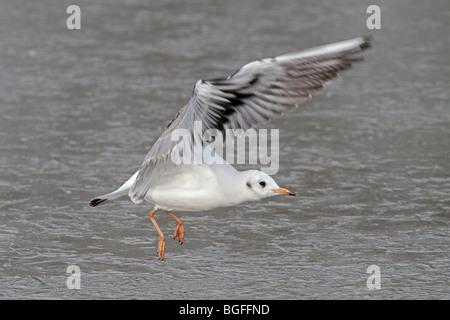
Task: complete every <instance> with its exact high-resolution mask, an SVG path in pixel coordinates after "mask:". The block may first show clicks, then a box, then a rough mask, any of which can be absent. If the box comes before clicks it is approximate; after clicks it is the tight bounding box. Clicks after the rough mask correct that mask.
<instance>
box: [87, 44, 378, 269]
mask: <svg viewBox="0 0 450 320" xmlns="http://www.w3.org/2000/svg"><path fill="white" fill-rule="evenodd" d="M371 40H372V39H371V38H370V37H358V38H354V39H351V40H346V41H341V42H337V43H332V44H328V45H323V46H319V47H314V48H311V49H307V50H303V51H299V52H294V53H289V54H284V55H280V56H277V57H274V58H266V59H260V60H256V61H253V62H250V63H248V64H246V65H244V66H243V67H241V68H240V69H239V70H237V71H236V72H234V73H233V74H231V75H230V76H228V77H227V78H223V79H214V80H199V81H197V83H196V84H195V86H194V89H193V93H192V96H191V98H190V100H189V101H188V103H187V104H186V105H185V106H183V107H182V108H181V109H180V110H179V112H178V114H177V115H176V117H175V118H174V119H172V120H171V121H170V122H169V123H168V125H167V126H166V127H165V130H164V132H163V133H162V134H161V136H160V137H159V138H158V139H157V140H156V142H155V143H154V145H153V147H152V148H151V149H150V151H149V152H148V154H147V155H146V157H145V159H144V162H143V163H142V165H141V167H140V168H139V170H138V171H137V172H136V173H134V174H133V176H132V177H131V178H130V179H128V180H127V181H126V182H125V183H124V184H123V185H122V186H121V187H120V188H118V189H117V190H115V191H113V192H111V193H108V194H105V195H102V196H99V197H96V198H94V199H92V200H91V201H90V202H89V205H90V206H91V207H96V206H98V205H99V204H103V203H105V202H109V201H111V200H114V199H117V198H120V197H122V196H127V195H128V196H129V197H130V199H131V200H132V201H133V202H134V203H141V202H143V201H145V202H148V203H150V204H151V205H152V206H153V208H152V210H151V211H150V212H149V213H148V215H149V218H150V220H151V222H152V223H153V225H154V227H155V228H156V230H157V232H158V235H159V242H158V249H157V253H158V257H159V259H160V260H164V256H165V243H166V240H165V236H164V234H163V232H162V231H161V229H160V227H159V226H158V224H157V222H156V220H155V217H154V213H155V211H156V210H158V209H162V210H164V211H165V212H166V213H167V214H169V215H170V217H172V218H173V219H174V220H175V222H176V227H175V233H174V239H175V238H178V239H179V242H180V243H183V241H184V237H185V231H184V224H183V221H182V220H181V219H179V218H178V217H177V216H176V215H175V214H174V213H173V211H206V210H212V209H215V208H219V207H228V206H234V205H237V204H240V203H242V202H245V201H252V200H260V199H264V198H267V197H271V196H274V195H290V196H295V193H294V192H292V191H290V190H288V189H286V188H281V187H280V186H278V184H277V183H276V182H275V180H274V179H273V178H272V177H270V176H269V175H267V174H266V173H264V172H262V171H259V170H246V171H238V170H236V169H235V168H234V167H233V166H232V165H231V164H229V163H228V162H226V161H223V163H212V164H206V163H202V162H201V161H200V162H199V163H174V161H172V159H173V158H172V156H173V154H174V152H175V151H176V152H179V150H178V149H177V148H179V146H180V141H178V140H177V139H173V134H174V133H175V132H177V130H183V131H184V132H185V133H186V134H189V135H191V136H192V139H190V140H188V141H190V142H189V143H188V144H187V146H186V144H184V146H185V147H187V148H188V149H189V148H191V151H192V150H194V149H195V150H197V151H195V150H194V151H192V152H193V156H194V157H196V158H197V159H199V158H200V159H201V157H202V155H201V154H199V153H198V150H204V148H205V147H207V146H208V145H209V144H212V145H213V144H214V140H213V139H210V140H208V141H205V139H201V138H200V139H199V136H201V135H202V134H204V133H205V132H207V131H208V130H209V129H214V130H217V131H219V132H222V133H225V132H226V130H228V129H232V130H236V129H242V130H243V131H245V130H247V129H250V128H253V127H255V126H257V125H259V124H262V123H265V122H267V121H269V120H270V119H272V118H274V117H275V116H278V115H282V114H284V112H285V111H288V110H289V109H293V108H295V107H298V106H299V105H300V104H302V103H304V102H305V101H307V100H308V99H310V98H311V94H312V93H313V92H315V91H317V90H319V89H321V88H323V85H324V83H325V82H327V81H329V80H332V79H334V78H336V77H337V75H338V72H340V71H344V70H347V69H349V68H351V67H352V64H353V63H356V62H360V61H363V60H364V58H363V57H362V55H361V52H362V51H363V50H365V49H367V48H370V47H371ZM197 121H201V124H202V125H201V130H195V125H194V123H195V122H197ZM223 139H226V134H225V135H223ZM198 146H200V149H199V148H198ZM196 147H197V148H196ZM188 151H190V150H187V149H182V152H188Z"/></svg>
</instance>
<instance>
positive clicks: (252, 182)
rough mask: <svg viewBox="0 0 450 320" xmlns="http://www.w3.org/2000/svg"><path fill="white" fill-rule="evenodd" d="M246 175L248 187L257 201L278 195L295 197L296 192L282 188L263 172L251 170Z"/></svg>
mask: <svg viewBox="0 0 450 320" xmlns="http://www.w3.org/2000/svg"><path fill="white" fill-rule="evenodd" d="M246 173H247V174H246V179H245V183H246V187H247V189H249V190H250V191H251V192H252V193H253V195H254V197H255V198H257V199H263V198H267V197H271V196H274V195H277V194H285V195H289V196H295V193H294V192H292V191H290V190H288V189H285V188H280V186H279V185H278V184H277V183H276V182H275V180H273V179H272V178H271V177H270V176H269V175H267V174H266V173H264V172H262V171H258V170H249V171H247V172H246Z"/></svg>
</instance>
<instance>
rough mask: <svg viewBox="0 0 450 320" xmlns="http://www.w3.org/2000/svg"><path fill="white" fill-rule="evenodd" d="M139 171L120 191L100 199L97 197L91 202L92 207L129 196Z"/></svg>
mask: <svg viewBox="0 0 450 320" xmlns="http://www.w3.org/2000/svg"><path fill="white" fill-rule="evenodd" d="M138 173H139V171H137V172H136V173H135V174H134V175H133V176H132V177H131V178H130V179H128V181H127V182H125V183H124V184H123V185H122V186H121V187H120V188H119V189H117V190H116V191H113V192H111V193H107V194H104V195H102V196H99V197H95V198H94V199H92V200H91V201H89V205H90V206H91V207H96V206H98V205H99V204H102V203H105V202H106V201H110V200H114V199H117V198H120V197H123V196H125V195H127V194H128V191H130V188H131V186H132V185H133V183H134V180H136V177H137V175H138Z"/></svg>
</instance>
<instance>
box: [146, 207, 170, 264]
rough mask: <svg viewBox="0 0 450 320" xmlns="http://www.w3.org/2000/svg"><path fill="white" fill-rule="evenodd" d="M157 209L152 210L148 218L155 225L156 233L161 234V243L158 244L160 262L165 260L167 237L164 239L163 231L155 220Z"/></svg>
mask: <svg viewBox="0 0 450 320" xmlns="http://www.w3.org/2000/svg"><path fill="white" fill-rule="evenodd" d="M155 211H156V209H152V210H151V211H150V212H149V213H148V216H149V218H150V221H151V222H152V223H153V225H154V226H155V228H156V231H158V234H159V243H158V256H159V259H160V260H164V252H165V250H166V237H164V234H163V233H162V231H161V229H160V228H159V226H158V224H157V223H156V220H155V218H154V214H155Z"/></svg>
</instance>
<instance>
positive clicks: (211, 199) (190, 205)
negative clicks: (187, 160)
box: [145, 165, 235, 211]
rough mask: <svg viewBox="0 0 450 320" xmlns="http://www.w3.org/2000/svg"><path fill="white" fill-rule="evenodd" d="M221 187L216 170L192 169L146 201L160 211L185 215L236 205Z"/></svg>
mask: <svg viewBox="0 0 450 320" xmlns="http://www.w3.org/2000/svg"><path fill="white" fill-rule="evenodd" d="M216 170H217V169H216ZM220 183H221V181H218V179H217V176H216V173H215V170H214V169H213V168H212V167H210V166H206V165H197V166H188V167H185V170H182V171H180V172H178V173H176V174H174V175H172V176H168V177H165V180H164V181H162V182H161V183H160V184H158V185H156V186H154V187H153V188H151V189H150V190H149V191H148V193H147V195H146V197H145V200H146V201H148V202H150V203H153V204H154V205H155V207H156V208H160V209H164V210H182V211H206V210H211V209H214V208H218V207H224V206H230V205H233V204H235V203H233V202H232V201H231V202H230V199H229V197H227V196H226V194H224V193H223V190H222V189H221V188H220V186H219V184H220Z"/></svg>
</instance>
